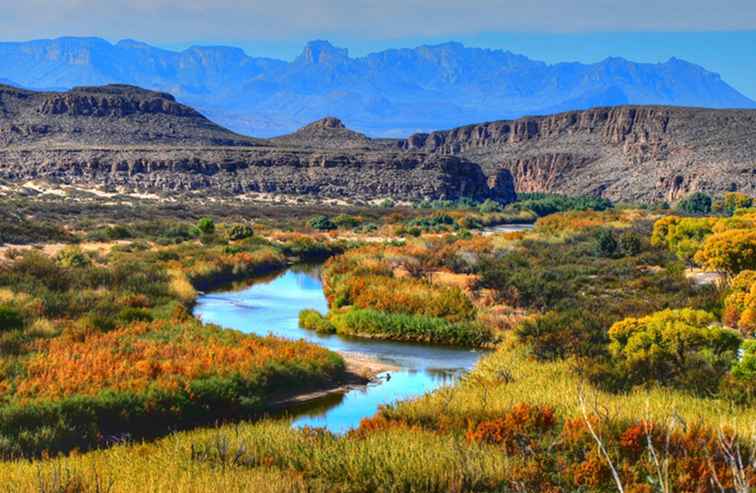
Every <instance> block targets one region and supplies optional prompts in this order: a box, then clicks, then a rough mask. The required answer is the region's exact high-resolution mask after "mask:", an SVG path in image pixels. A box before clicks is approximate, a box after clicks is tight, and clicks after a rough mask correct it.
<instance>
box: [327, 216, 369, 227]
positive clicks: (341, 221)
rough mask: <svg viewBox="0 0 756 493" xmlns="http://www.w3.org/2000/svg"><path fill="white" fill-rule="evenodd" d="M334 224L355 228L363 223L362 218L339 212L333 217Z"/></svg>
mask: <svg viewBox="0 0 756 493" xmlns="http://www.w3.org/2000/svg"><path fill="white" fill-rule="evenodd" d="M333 224H335V225H336V226H337V227H339V228H343V229H354V228H356V227H358V226H359V225H360V224H362V220H361V219H360V218H359V217H355V216H350V215H349V214H339V215H338V216H336V217H334V218H333Z"/></svg>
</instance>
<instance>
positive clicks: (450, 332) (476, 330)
mask: <svg viewBox="0 0 756 493" xmlns="http://www.w3.org/2000/svg"><path fill="white" fill-rule="evenodd" d="M331 322H332V324H333V325H334V326H335V328H336V331H337V332H338V333H339V334H346V335H357V336H367V337H375V338H379V339H391V340H399V341H413V342H428V343H435V344H452V345H459V346H467V347H479V346H482V345H485V344H488V343H491V342H493V341H494V337H493V335H492V334H491V332H490V331H489V330H488V329H487V328H486V327H484V326H482V325H480V324H478V323H475V322H457V323H453V322H449V321H447V320H445V319H443V318H437V317H428V316H424V315H410V314H406V313H387V312H382V311H378V310H371V309H348V310H346V311H343V312H336V313H333V314H332V315H331Z"/></svg>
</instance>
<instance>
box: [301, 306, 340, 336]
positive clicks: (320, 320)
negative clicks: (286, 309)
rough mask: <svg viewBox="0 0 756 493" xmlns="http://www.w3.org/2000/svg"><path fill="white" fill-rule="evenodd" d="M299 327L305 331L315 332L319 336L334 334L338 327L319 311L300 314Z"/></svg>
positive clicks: (303, 311) (308, 310) (307, 311)
mask: <svg viewBox="0 0 756 493" xmlns="http://www.w3.org/2000/svg"><path fill="white" fill-rule="evenodd" d="M299 326H300V327H301V328H303V329H307V330H314V331H315V332H317V333H319V334H333V333H335V332H336V327H334V326H333V324H332V323H331V322H330V321H329V320H328V319H327V318H326V317H324V316H323V315H322V314H321V313H320V312H318V311H317V310H310V309H307V310H302V311H301V312H299Z"/></svg>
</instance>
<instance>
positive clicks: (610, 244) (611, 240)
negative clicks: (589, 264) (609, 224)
mask: <svg viewBox="0 0 756 493" xmlns="http://www.w3.org/2000/svg"><path fill="white" fill-rule="evenodd" d="M618 249H619V244H618V243H617V239H616V238H615V237H614V233H613V232H612V230H611V229H600V230H598V231H597V232H596V247H595V251H596V256H598V257H614V256H615V255H617V251H618Z"/></svg>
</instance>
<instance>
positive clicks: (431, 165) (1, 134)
mask: <svg viewBox="0 0 756 493" xmlns="http://www.w3.org/2000/svg"><path fill="white" fill-rule="evenodd" d="M0 178H2V179H5V180H10V181H14V182H24V181H28V180H37V179H43V180H47V181H50V182H54V183H58V184H68V185H77V186H83V187H88V188H89V187H95V186H97V187H102V188H105V189H107V190H111V191H116V190H117V191H122V192H152V193H163V194H167V195H170V196H174V197H175V196H176V194H177V193H198V194H202V195H204V196H207V195H224V196H228V195H241V194H260V193H265V194H268V193H273V194H281V195H290V196H301V195H306V196H313V197H319V198H335V199H344V200H347V201H354V200H370V199H376V198H386V197H391V198H394V199H397V200H420V199H423V198H443V199H455V198H459V197H476V198H479V199H484V198H489V197H491V198H495V199H497V200H500V201H502V202H507V201H511V200H512V199H513V198H514V192H513V190H514V189H513V184H512V179H511V175H510V174H509V172H507V171H502V172H500V173H496V174H493V175H491V176H487V175H486V174H484V173H483V171H482V169H481V167H480V166H479V165H478V164H475V163H473V162H470V161H468V160H466V159H464V158H461V157H458V156H451V155H443V154H439V153H434V152H431V153H428V152H423V151H416V150H405V149H402V148H400V147H399V146H398V145H396V143H395V142H388V143H387V142H378V141H372V140H370V139H368V138H367V137H365V136H363V135H361V134H358V133H356V132H352V131H349V130H347V129H346V128H344V125H343V124H342V123H341V122H340V121H338V120H335V119H332V118H331V119H325V120H322V121H319V122H316V123H314V124H312V125H309V126H307V127H305V128H304V129H302V130H300V131H299V132H297V133H295V134H293V135H291V136H288V137H286V138H282V139H277V140H274V141H264V140H259V139H251V138H248V137H242V136H239V135H237V134H234V133H232V132H230V131H228V130H226V129H224V128H222V127H219V126H217V125H215V124H213V123H212V122H210V121H209V120H207V119H206V118H205V117H204V116H202V115H201V114H199V113H198V112H196V111H195V110H193V109H192V108H189V107H187V106H184V105H181V104H179V103H177V102H176V101H175V100H174V99H173V97H172V96H170V95H168V94H163V93H157V92H151V91H146V90H143V89H139V88H135V87H130V86H120V85H117V86H104V87H100V88H77V89H74V90H72V91H68V92H62V93H53V92H48V93H35V92H32V91H26V90H19V89H14V88H11V87H0Z"/></svg>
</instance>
